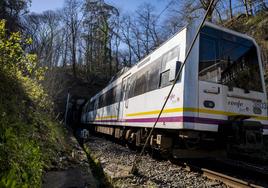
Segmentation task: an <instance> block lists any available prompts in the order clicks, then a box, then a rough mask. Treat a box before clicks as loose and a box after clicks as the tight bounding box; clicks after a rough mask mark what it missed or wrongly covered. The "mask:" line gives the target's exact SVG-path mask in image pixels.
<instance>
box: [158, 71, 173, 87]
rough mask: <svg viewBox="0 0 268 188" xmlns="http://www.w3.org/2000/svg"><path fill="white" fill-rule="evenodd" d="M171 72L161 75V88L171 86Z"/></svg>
mask: <svg viewBox="0 0 268 188" xmlns="http://www.w3.org/2000/svg"><path fill="white" fill-rule="evenodd" d="M169 72H170V70H167V71H165V72H162V73H161V74H160V83H159V87H160V88H162V87H165V86H168V85H170V84H171V82H170V81H169Z"/></svg>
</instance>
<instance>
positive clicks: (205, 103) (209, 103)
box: [204, 101, 215, 108]
mask: <svg viewBox="0 0 268 188" xmlns="http://www.w3.org/2000/svg"><path fill="white" fill-rule="evenodd" d="M204 106H205V107H207V108H214V107H215V103H214V102H213V101H204Z"/></svg>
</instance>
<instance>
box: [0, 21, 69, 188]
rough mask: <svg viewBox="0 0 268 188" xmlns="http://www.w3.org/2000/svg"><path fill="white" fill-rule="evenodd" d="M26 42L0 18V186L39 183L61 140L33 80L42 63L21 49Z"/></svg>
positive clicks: (49, 106)
mask: <svg viewBox="0 0 268 188" xmlns="http://www.w3.org/2000/svg"><path fill="white" fill-rule="evenodd" d="M30 44H31V40H30V39H26V40H23V39H22V37H21V35H20V33H11V34H7V33H6V30H5V21H3V20H0V187H40V186H41V177H42V173H43V171H44V169H45V168H49V167H51V164H52V163H53V159H55V158H56V155H57V154H58V153H59V152H61V151H63V149H64V148H63V147H64V145H66V144H65V143H64V140H65V139H64V136H65V135H64V134H65V133H64V132H63V131H62V129H61V128H60V126H59V125H58V123H57V122H56V121H55V120H53V118H52V115H50V114H51V110H50V109H52V105H53V104H52V103H51V102H50V101H49V100H48V96H47V95H46V93H45V91H44V90H43V88H42V86H41V85H40V83H39V82H40V81H41V80H42V79H43V75H44V72H45V68H41V67H37V63H36V56H35V55H33V54H29V53H26V52H25V51H24V47H25V46H26V45H30Z"/></svg>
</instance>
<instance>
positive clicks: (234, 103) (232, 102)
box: [228, 101, 244, 108]
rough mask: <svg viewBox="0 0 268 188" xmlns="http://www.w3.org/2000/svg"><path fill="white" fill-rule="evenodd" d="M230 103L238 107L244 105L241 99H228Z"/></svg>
mask: <svg viewBox="0 0 268 188" xmlns="http://www.w3.org/2000/svg"><path fill="white" fill-rule="evenodd" d="M228 105H231V106H236V107H237V108H239V107H242V106H244V104H243V103H241V102H240V101H228Z"/></svg>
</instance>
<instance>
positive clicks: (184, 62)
mask: <svg viewBox="0 0 268 188" xmlns="http://www.w3.org/2000/svg"><path fill="white" fill-rule="evenodd" d="M215 1H217V0H211V1H210V4H209V7H208V9H207V11H206V14H205V16H204V17H203V20H202V22H201V24H200V25H199V27H198V29H197V32H196V34H195V37H194V39H193V41H192V43H191V45H190V48H189V49H188V51H187V53H186V56H185V59H184V61H183V63H182V65H181V67H180V69H179V71H178V73H177V75H176V77H175V80H174V81H173V84H172V87H171V89H170V91H169V93H168V96H167V98H166V99H165V102H164V104H163V106H162V108H161V110H160V112H159V114H158V116H157V119H156V121H155V123H154V125H153V127H152V129H151V131H150V133H149V135H148V136H147V138H146V141H145V144H144V145H143V148H142V150H141V152H140V154H139V155H136V156H135V158H134V161H133V164H132V167H131V173H132V174H133V173H135V172H136V171H137V163H138V162H139V161H140V158H141V156H142V154H143V152H144V150H145V147H146V146H147V144H148V142H149V139H150V137H151V135H152V133H153V130H154V128H155V126H156V124H157V123H158V121H159V118H160V116H161V115H162V112H163V110H164V108H165V106H166V104H167V101H168V99H169V97H170V95H171V93H172V91H173V88H174V86H175V84H176V82H177V80H178V78H179V77H180V75H181V73H182V69H183V67H184V66H185V64H186V61H187V59H188V57H189V55H190V53H191V51H192V48H193V46H194V44H195V41H196V39H197V37H198V34H199V32H200V30H201V28H202V27H203V25H204V23H205V21H206V18H207V16H208V13H209V11H210V9H211V8H212V7H215V6H213V5H214V2H215ZM215 5H216V3H215Z"/></svg>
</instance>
